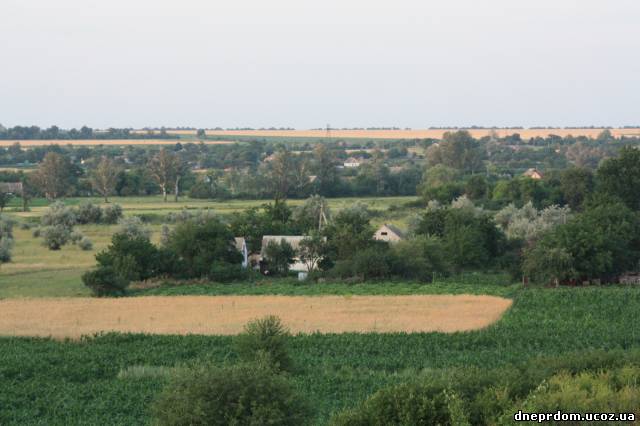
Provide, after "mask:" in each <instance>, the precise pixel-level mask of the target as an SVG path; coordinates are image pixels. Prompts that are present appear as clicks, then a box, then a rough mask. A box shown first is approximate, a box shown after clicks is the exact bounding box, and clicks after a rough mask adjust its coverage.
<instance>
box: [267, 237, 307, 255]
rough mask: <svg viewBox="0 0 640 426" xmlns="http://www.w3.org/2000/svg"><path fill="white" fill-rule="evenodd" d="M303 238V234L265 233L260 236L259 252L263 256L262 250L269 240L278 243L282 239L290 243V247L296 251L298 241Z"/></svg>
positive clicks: (298, 245) (298, 244)
mask: <svg viewBox="0 0 640 426" xmlns="http://www.w3.org/2000/svg"><path fill="white" fill-rule="evenodd" d="M305 238H306V237H305V236H304V235H265V236H263V237H262V247H261V249H260V254H261V255H262V256H264V251H265V250H266V248H267V244H269V243H270V242H275V243H280V241H282V240H285V241H286V242H287V243H289V245H291V248H293V249H294V250H296V251H297V250H298V247H300V242H301V241H302V240H304V239H305Z"/></svg>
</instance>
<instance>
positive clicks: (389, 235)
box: [373, 223, 404, 243]
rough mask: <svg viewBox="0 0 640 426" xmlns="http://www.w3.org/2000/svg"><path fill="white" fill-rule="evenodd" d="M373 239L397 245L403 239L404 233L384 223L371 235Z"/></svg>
mask: <svg viewBox="0 0 640 426" xmlns="http://www.w3.org/2000/svg"><path fill="white" fill-rule="evenodd" d="M373 239H374V240H377V241H386V242H388V243H397V242H398V241H400V240H403V239H404V233H403V232H402V231H401V230H400V229H398V228H397V227H396V226H394V225H391V224H388V223H385V224H384V225H382V226H380V228H378V229H377V230H376V232H375V234H373Z"/></svg>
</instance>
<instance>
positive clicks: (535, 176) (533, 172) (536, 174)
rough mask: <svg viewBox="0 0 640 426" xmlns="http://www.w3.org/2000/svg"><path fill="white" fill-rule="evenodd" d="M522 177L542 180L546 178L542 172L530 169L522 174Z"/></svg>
mask: <svg viewBox="0 0 640 426" xmlns="http://www.w3.org/2000/svg"><path fill="white" fill-rule="evenodd" d="M522 176H526V177H530V178H531V179H535V180H540V179H542V178H543V177H544V175H543V174H542V172H541V171H539V170H538V169H533V168H531V169H529V170H527V171H526V172H524V173H523V174H522Z"/></svg>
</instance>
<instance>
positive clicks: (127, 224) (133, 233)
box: [116, 216, 151, 239]
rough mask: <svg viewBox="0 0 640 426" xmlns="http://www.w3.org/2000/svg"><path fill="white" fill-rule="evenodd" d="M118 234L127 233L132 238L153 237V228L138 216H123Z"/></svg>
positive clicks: (119, 222) (119, 221)
mask: <svg viewBox="0 0 640 426" xmlns="http://www.w3.org/2000/svg"><path fill="white" fill-rule="evenodd" d="M116 233H117V234H125V235H127V236H129V237H131V238H138V237H140V238H145V239H149V238H151V229H149V228H148V227H147V226H145V224H144V223H143V222H142V219H140V218H139V217H138V216H129V217H123V218H120V220H118V230H117V231H116Z"/></svg>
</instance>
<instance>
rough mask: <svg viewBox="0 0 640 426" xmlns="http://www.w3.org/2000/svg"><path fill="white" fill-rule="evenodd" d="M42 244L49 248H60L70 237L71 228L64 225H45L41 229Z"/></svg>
mask: <svg viewBox="0 0 640 426" xmlns="http://www.w3.org/2000/svg"><path fill="white" fill-rule="evenodd" d="M42 238H43V241H42V244H43V245H44V246H45V247H47V248H49V250H60V248H61V247H62V246H63V245H65V244H67V242H68V241H69V239H70V238H71V230H70V228H67V227H66V226H64V225H52V226H47V227H46V228H44V229H43V230H42Z"/></svg>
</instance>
